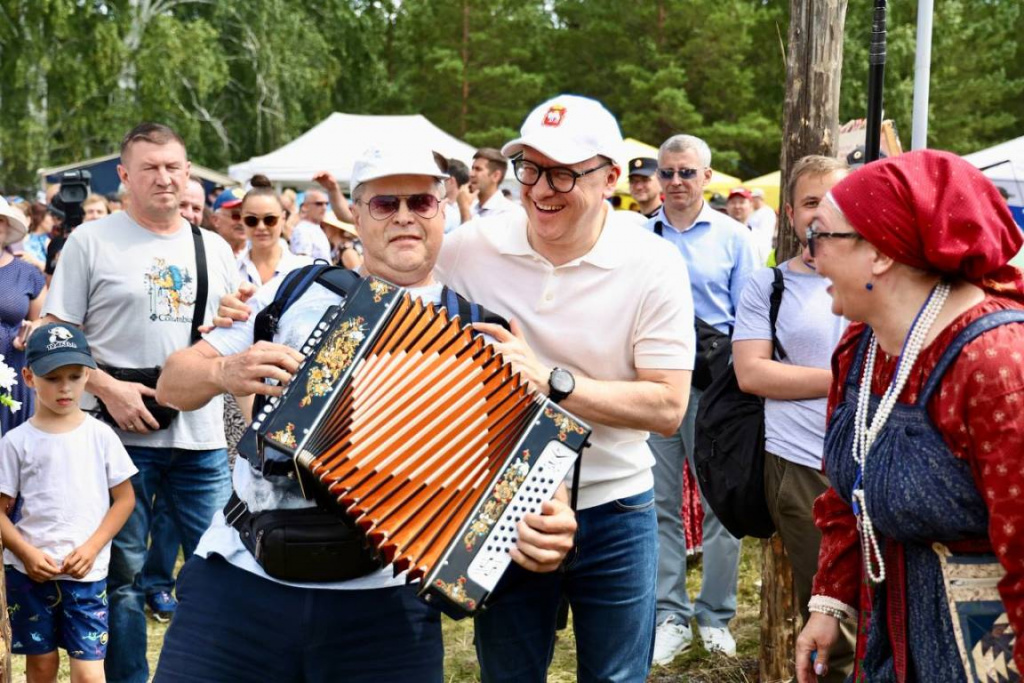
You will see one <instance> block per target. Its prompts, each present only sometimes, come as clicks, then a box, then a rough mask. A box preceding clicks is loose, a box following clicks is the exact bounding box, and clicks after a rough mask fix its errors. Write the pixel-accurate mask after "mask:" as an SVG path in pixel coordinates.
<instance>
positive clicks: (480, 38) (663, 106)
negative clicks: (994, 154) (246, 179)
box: [0, 0, 1024, 189]
mask: <svg viewBox="0 0 1024 683" xmlns="http://www.w3.org/2000/svg"><path fill="white" fill-rule="evenodd" d="M808 1H810V0H808ZM915 5H916V3H910V2H906V3H890V10H889V34H888V64H887V71H886V83H885V98H886V100H885V101H886V115H887V116H888V117H891V118H893V119H895V120H896V122H897V129H898V130H899V132H900V134H901V136H902V138H903V141H904V143H905V144H908V143H909V140H910V132H911V131H910V119H911V109H912V93H913V76H914V49H915V24H916V16H915V11H916V10H915ZM935 13H936V16H935V22H934V25H935V33H934V46H933V52H932V79H931V86H932V87H931V108H930V134H929V144H930V146H933V147H939V148H945V149H951V150H954V151H957V152H969V151H973V150H975V149H979V148H982V147H984V146H987V145H990V144H994V143H996V142H1000V141H1002V140H1005V139H1007V138H1009V137H1013V136H1016V135H1020V134H1021V132H1022V129H1024V106H1022V105H1021V102H1022V101H1024V38H1022V37H1021V36H1024V7H1022V5H1021V3H1020V2H1019V0H936V3H935ZM788 14H789V0H643V1H642V2H634V3H628V5H627V4H624V3H622V1H621V0H488V1H487V2H484V1H483V0H320V1H319V2H316V3H305V2H298V1H297V0H261V2H255V3H254V2H248V3H243V2H237V1H236V0H218V1H214V0H0V64H2V65H3V78H2V79H0V187H3V188H6V189H16V188H27V187H31V186H32V185H34V184H35V182H36V179H35V170H36V169H37V168H39V167H41V166H46V165H51V164H59V163H65V162H69V161H73V160H75V159H81V158H86V157H88V156H97V155H101V154H106V153H109V152H111V151H114V150H116V149H117V145H118V142H119V140H120V138H121V136H122V135H123V134H124V132H125V131H127V130H128V128H130V127H131V126H132V125H133V124H135V123H137V122H138V121H141V120H145V119H155V120H160V121H163V122H166V123H168V124H170V125H172V126H174V127H175V128H176V129H178V130H179V131H180V132H181V133H182V135H183V136H184V137H185V139H186V141H187V142H188V144H189V150H190V153H191V155H192V157H193V158H194V159H195V160H196V161H197V162H199V163H202V164H204V165H208V166H212V167H215V168H217V167H219V168H224V167H226V166H227V165H228V164H229V163H232V162H235V161H240V160H244V159H246V158H248V157H250V156H253V155H257V154H265V153H267V152H269V151H271V150H273V149H275V148H276V147H278V146H280V145H282V144H284V143H286V142H288V141H289V140H291V139H293V138H294V137H295V136H297V135H299V134H301V133H302V132H303V131H305V130H307V129H308V128H310V127H311V126H313V125H315V124H316V123H317V122H319V121H321V120H322V119H323V118H325V117H326V116H327V115H328V114H329V113H331V112H332V111H347V112H352V113H375V114H399V113H422V114H424V115H425V116H427V118H429V119H430V120H431V121H433V122H434V123H435V124H437V125H439V126H441V127H442V128H444V129H445V130H447V131H448V132H450V133H452V134H453V135H456V136H458V137H461V138H463V139H465V140H466V141H467V142H469V143H470V144H473V145H478V146H485V145H486V146H499V145H500V144H501V143H502V142H503V141H505V140H507V139H508V138H509V137H511V136H512V135H513V134H514V133H515V131H516V129H517V128H518V126H519V124H520V123H521V121H522V118H523V116H524V115H525V114H526V113H527V112H528V111H529V109H530V108H531V107H532V106H534V105H535V104H537V103H538V102H540V101H542V100H543V99H545V98H547V97H550V96H552V95H555V94H556V93H559V92H576V93H580V94H585V95H589V96H592V97H596V98H598V99H600V100H602V101H603V102H604V103H605V104H606V105H607V106H608V107H609V108H610V109H611V110H612V111H613V112H614V113H615V114H616V115H617V116H618V117H619V120H620V122H621V124H622V128H623V133H624V134H625V135H627V136H632V137H635V138H638V139H641V140H644V141H647V142H649V143H651V144H655V145H657V144H658V143H660V141H661V140H663V139H664V138H665V137H667V136H668V135H671V134H673V133H677V132H689V133H693V134H696V135H700V136H702V137H704V138H705V139H707V140H708V142H709V143H710V145H711V147H712V149H713V151H714V164H715V166H716V167H718V168H721V169H722V170H725V171H727V172H730V173H733V174H735V175H740V176H743V177H751V176H754V175H759V174H761V173H765V172H768V171H771V170H774V169H775V168H777V166H778V159H779V146H780V142H781V127H782V124H781V121H782V103H783V88H784V84H785V60H784V51H785V49H786V47H785V46H784V45H783V44H782V43H783V36H785V35H786V34H787V24H788ZM870 14H871V13H870V7H869V4H863V3H851V8H850V11H849V14H848V17H847V22H846V35H845V50H844V66H843V85H842V105H841V111H842V117H843V118H844V119H848V118H858V117H862V116H863V115H864V112H865V111H866V90H867V49H868V39H869V30H870V28H869V27H870V18H871V17H870Z"/></svg>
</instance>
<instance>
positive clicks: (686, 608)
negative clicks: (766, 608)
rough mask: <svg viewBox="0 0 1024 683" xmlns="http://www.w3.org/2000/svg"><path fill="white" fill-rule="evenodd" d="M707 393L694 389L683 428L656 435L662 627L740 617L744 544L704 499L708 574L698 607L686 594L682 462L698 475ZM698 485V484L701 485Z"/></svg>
mask: <svg viewBox="0 0 1024 683" xmlns="http://www.w3.org/2000/svg"><path fill="white" fill-rule="evenodd" d="M703 393H704V392H703V391H701V390H699V389H691V390H690V403H689V405H688V406H687V408H686V415H685V416H684V417H683V422H682V424H681V425H679V429H678V430H677V431H676V433H675V434H673V435H672V436H669V437H665V436H660V435H658V434H651V437H650V439H648V441H647V444H648V445H649V446H650V447H651V450H652V451H654V460H655V465H654V493H655V496H656V497H657V501H658V505H657V508H658V547H659V556H658V623H659V624H660V623H661V622H663V621H664V620H665V619H667V618H668V617H670V616H673V615H674V616H675V617H676V621H678V622H679V623H682V624H689V623H690V619H692V618H693V617H696V618H697V623H698V624H700V625H701V626H713V627H716V628H722V627H726V626H728V625H729V621H730V620H731V619H732V618H733V617H734V616H736V585H737V583H738V582H739V576H740V574H739V572H740V541H739V539H737V538H736V537H734V536H733V535H732V534H730V533H729V532H728V530H726V528H725V527H724V526H722V523H721V522H719V521H718V518H717V517H715V513H714V512H713V511H712V510H711V508H710V507H708V504H707V501H706V500H704V495H703V494H701V497H700V502H701V505H702V507H703V509H704V524H703V531H704V573H703V575H702V577H701V587H700V596H698V598H697V602H696V605H694V604H693V603H691V602H690V598H689V596H688V595H687V593H686V535H685V533H683V522H682V507H683V464H684V463H685V462H686V461H687V460H689V462H690V467H693V471H694V472H696V471H697V469H696V467H694V465H693V444H694V439H695V432H694V429H695V426H696V425H695V423H696V421H697V407H698V405H699V404H700V397H701V396H702V395H703ZM698 486H699V484H698Z"/></svg>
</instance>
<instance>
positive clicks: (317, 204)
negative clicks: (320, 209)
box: [305, 202, 328, 206]
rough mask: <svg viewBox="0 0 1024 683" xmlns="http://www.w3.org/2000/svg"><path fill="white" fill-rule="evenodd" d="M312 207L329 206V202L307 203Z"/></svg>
mask: <svg viewBox="0 0 1024 683" xmlns="http://www.w3.org/2000/svg"><path fill="white" fill-rule="evenodd" d="M305 203H306V204H309V205H310V206H327V204H328V202H305Z"/></svg>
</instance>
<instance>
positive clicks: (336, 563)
mask: <svg viewBox="0 0 1024 683" xmlns="http://www.w3.org/2000/svg"><path fill="white" fill-rule="evenodd" d="M224 517H225V519H226V520H227V522H228V524H230V525H231V526H232V527H234V528H235V530H237V531H238V534H239V536H240V537H241V539H242V544H243V545H244V546H245V547H246V549H247V550H248V551H249V552H250V553H251V554H252V556H253V557H254V558H255V559H256V562H257V563H259V565H260V566H261V567H263V571H265V572H266V573H267V574H268V575H269V576H272V577H273V578H275V579H279V580H281V581H291V582H295V583H323V582H328V581H349V580H351V579H358V578H359V577H362V576H366V575H367V574H371V573H373V572H374V571H376V570H378V569H380V568H381V567H382V566H383V564H382V563H381V561H380V559H379V558H378V557H377V556H376V555H375V554H374V553H373V552H372V551H371V550H370V549H369V548H368V547H367V544H366V538H365V536H364V535H363V533H362V532H361V531H360V530H359V529H357V528H356V527H355V525H353V524H352V523H351V522H349V521H348V520H346V519H343V518H342V517H341V516H340V514H339V513H338V512H335V511H332V510H325V509H323V508H319V507H316V508H298V509H288V510H266V511H263V512H257V513H252V512H249V509H248V508H247V507H246V505H245V503H244V502H242V501H241V499H239V498H238V496H237V495H235V494H234V493H232V494H231V500H229V501H228V504H227V506H226V507H225V508H224Z"/></svg>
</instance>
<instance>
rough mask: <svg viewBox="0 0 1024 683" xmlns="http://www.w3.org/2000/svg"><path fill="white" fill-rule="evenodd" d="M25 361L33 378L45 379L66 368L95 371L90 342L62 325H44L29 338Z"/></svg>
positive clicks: (71, 327)
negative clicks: (66, 366)
mask: <svg viewBox="0 0 1024 683" xmlns="http://www.w3.org/2000/svg"><path fill="white" fill-rule="evenodd" d="M25 360H26V361H27V363H28V367H29V369H30V370H31V371H32V372H33V373H34V374H36V375H48V374H50V373H51V372H53V371H54V370H56V369H57V368H62V367H64V366H65V365H84V366H85V367H87V368H95V367H96V361H94V360H93V359H92V351H90V350H89V342H87V341H86V340H85V335H84V334H82V331H81V330H79V329H78V328H77V327H74V326H72V325H65V324H63V323H50V324H49V325H43V326H42V327H40V328H38V329H37V330H36V331H35V332H33V333H32V336H31V337H29V338H28V345H27V348H26V349H25Z"/></svg>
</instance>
